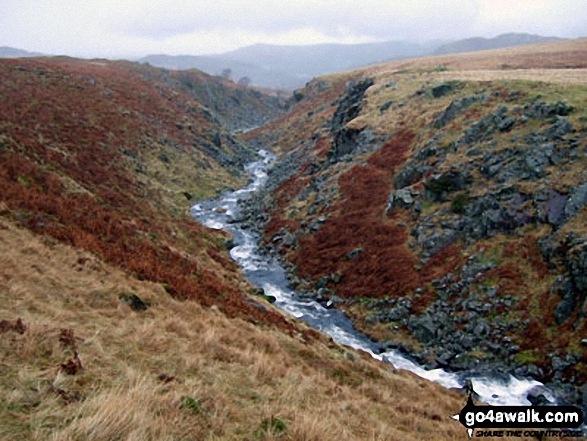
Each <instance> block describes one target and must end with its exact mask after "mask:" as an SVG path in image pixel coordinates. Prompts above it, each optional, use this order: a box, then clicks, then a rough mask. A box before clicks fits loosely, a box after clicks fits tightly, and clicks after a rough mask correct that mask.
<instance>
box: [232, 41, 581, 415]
mask: <svg viewBox="0 0 587 441" xmlns="http://www.w3.org/2000/svg"><path fill="white" fill-rule="evenodd" d="M586 68H587V40H584V39H583V40H573V41H564V42H555V43H548V44H542V45H530V46H521V47H517V48H508V49H502V50H493V51H484V52H478V53H472V54H458V55H447V56H436V57H429V58H421V59H411V60H405V61H398V62H394V63H389V64H381V65H378V66H373V67H367V68H364V69H359V70H356V71H351V72H347V73H342V74H337V75H332V76H327V77H322V78H318V79H316V80H314V81H312V82H311V83H310V84H308V85H307V86H306V87H305V88H303V89H300V90H299V91H297V92H296V94H295V100H294V101H295V102H293V103H292V110H291V111H290V112H288V113H287V114H286V115H284V116H282V117H280V118H278V119H277V120H274V121H272V122H270V123H269V124H267V125H265V126H263V127H261V128H259V129H257V130H255V131H252V132H248V133H247V134H245V135H244V139H245V140H246V141H248V142H257V143H260V144H264V145H268V146H270V147H272V148H273V149H275V150H276V151H279V152H281V154H282V160H281V162H280V164H278V166H277V167H276V168H275V171H274V173H273V175H272V177H271V180H270V182H271V183H270V186H269V189H268V192H267V194H266V195H265V196H264V197H260V198H259V199H258V200H257V201H255V202H254V203H251V210H250V211H251V215H250V218H249V219H247V220H246V221H247V222H248V223H250V224H251V225H253V226H255V227H256V228H257V229H259V230H261V231H263V232H264V236H265V244H266V249H267V251H268V252H270V253H275V254H276V255H278V256H281V258H282V259H283V261H284V262H285V264H286V265H287V266H288V268H289V276H290V280H291V282H292V284H293V285H294V286H297V289H299V290H301V291H305V292H306V296H308V297H310V298H314V299H317V300H319V301H322V302H326V301H328V300H330V301H331V302H333V303H334V304H335V305H336V307H338V308H340V309H342V310H343V311H345V312H346V313H347V315H349V316H351V317H353V319H354V321H355V324H356V326H357V327H359V328H360V329H362V330H364V331H365V332H366V333H368V334H369V335H371V336H372V337H373V338H374V339H376V340H377V341H379V342H380V343H381V344H382V345H384V346H385V345H387V347H389V348H394V349H399V350H402V351H406V352H408V353H410V354H412V356H413V357H415V358H416V359H417V360H419V361H420V362H421V363H423V364H426V365H427V366H428V367H430V368H434V367H447V368H449V369H451V370H456V371H458V370H463V369H464V370H468V371H480V372H487V373H491V372H510V373H514V374H515V375H523V376H525V375H527V376H532V377H534V378H537V379H540V380H542V381H544V382H547V383H549V384H550V385H551V386H553V387H554V388H555V389H556V390H557V391H558V392H559V393H560V394H561V395H562V396H563V397H564V399H566V400H568V401H570V402H574V403H583V405H585V403H584V401H583V397H584V392H585V389H584V385H585V383H586V381H587V341H586V340H585V336H586V335H587V324H586V320H585V316H586V314H587V302H586V297H587V285H586V283H585V277H584V274H585V273H586V271H587V237H586V236H585V220H586V215H587V211H586V210H587V208H586V207H585V205H586V204H587V192H586V191H587V175H586V172H585V170H587V125H586V122H587V89H586V85H587V69H586ZM259 212H265V213H266V214H265V215H260V216H259Z"/></svg>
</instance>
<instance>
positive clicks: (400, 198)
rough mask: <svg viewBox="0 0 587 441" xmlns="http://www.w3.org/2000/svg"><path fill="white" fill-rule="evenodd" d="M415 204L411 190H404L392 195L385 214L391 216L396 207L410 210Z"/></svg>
mask: <svg viewBox="0 0 587 441" xmlns="http://www.w3.org/2000/svg"><path fill="white" fill-rule="evenodd" d="M413 203H414V198H413V196H412V192H411V190H410V189H407V188H402V189H400V190H396V191H393V192H391V193H390V195H389V198H388V200H387V206H386V207H385V213H386V214H389V213H390V212H391V211H392V210H393V209H394V208H395V207H398V208H409V207H411V206H412V204H413Z"/></svg>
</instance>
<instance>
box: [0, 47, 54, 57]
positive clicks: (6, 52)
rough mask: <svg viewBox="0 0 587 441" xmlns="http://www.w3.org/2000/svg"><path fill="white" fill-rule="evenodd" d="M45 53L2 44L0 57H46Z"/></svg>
mask: <svg viewBox="0 0 587 441" xmlns="http://www.w3.org/2000/svg"><path fill="white" fill-rule="evenodd" d="M44 56H46V55H45V54H42V53H40V52H29V51H25V50H22V49H16V48H13V47H8V46H0V58H29V57H44Z"/></svg>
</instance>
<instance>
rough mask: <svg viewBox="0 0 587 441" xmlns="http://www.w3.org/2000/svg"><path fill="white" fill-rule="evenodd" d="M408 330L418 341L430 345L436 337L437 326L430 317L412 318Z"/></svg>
mask: <svg viewBox="0 0 587 441" xmlns="http://www.w3.org/2000/svg"><path fill="white" fill-rule="evenodd" d="M408 329H409V330H410V331H411V332H412V334H413V335H414V337H416V339H417V340H418V341H420V342H422V343H430V342H431V341H432V340H434V338H435V337H436V330H437V326H436V325H435V324H434V320H432V317H430V316H429V315H423V316H422V317H414V316H412V317H411V318H410V320H409V322H408Z"/></svg>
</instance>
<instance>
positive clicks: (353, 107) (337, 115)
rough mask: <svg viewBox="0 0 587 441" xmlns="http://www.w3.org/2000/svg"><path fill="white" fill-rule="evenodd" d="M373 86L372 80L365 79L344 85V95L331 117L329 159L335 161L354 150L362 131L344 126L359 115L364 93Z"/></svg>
mask: <svg viewBox="0 0 587 441" xmlns="http://www.w3.org/2000/svg"><path fill="white" fill-rule="evenodd" d="M373 84H374V82H373V80H372V79H365V80H361V81H357V82H352V83H349V84H347V85H346V90H345V95H344V97H343V98H342V99H341V100H340V102H339V104H338V107H337V109H336V111H335V112H334V116H333V117H332V122H331V133H332V137H333V139H334V141H333V143H332V147H331V148H330V151H329V152H328V158H329V159H331V160H334V161H336V160H338V159H340V158H341V157H342V156H344V155H347V154H349V153H351V152H352V151H353V150H354V149H355V147H356V144H357V138H358V136H359V135H360V133H361V132H362V130H355V129H350V128H348V127H345V125H346V124H347V123H348V122H349V121H352V120H353V119H355V118H356V117H357V116H358V115H359V113H360V111H361V102H362V101H363V97H364V96H365V92H366V91H367V89H368V88H369V87H371V86H372V85H373Z"/></svg>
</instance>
